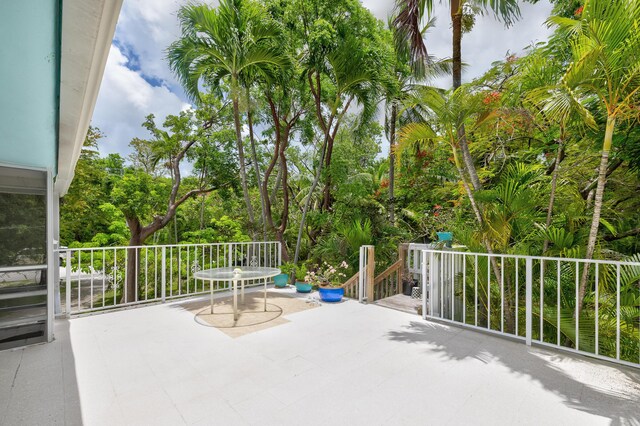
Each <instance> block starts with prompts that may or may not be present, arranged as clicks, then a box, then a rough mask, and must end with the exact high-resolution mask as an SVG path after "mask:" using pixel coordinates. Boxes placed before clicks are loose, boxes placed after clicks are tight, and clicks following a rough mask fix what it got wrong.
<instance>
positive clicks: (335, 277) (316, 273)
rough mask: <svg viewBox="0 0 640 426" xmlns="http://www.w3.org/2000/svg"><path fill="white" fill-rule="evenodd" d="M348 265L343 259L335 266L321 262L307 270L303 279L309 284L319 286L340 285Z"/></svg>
mask: <svg viewBox="0 0 640 426" xmlns="http://www.w3.org/2000/svg"><path fill="white" fill-rule="evenodd" d="M348 267H349V265H348V264H347V262H345V261H342V262H341V263H340V264H338V265H335V266H334V265H330V264H329V263H327V262H323V263H322V265H318V266H316V268H315V269H314V270H310V271H309V272H307V275H306V276H305V277H304V280H305V281H306V282H308V283H309V284H313V285H314V286H319V287H320V286H323V287H326V286H331V287H340V286H341V285H342V283H343V282H344V280H345V278H346V277H347V275H346V274H345V272H346V271H347V268H348Z"/></svg>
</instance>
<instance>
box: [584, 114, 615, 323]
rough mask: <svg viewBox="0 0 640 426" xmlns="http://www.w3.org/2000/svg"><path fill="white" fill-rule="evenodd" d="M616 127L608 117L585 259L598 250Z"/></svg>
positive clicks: (587, 274) (585, 273) (586, 280)
mask: <svg viewBox="0 0 640 426" xmlns="http://www.w3.org/2000/svg"><path fill="white" fill-rule="evenodd" d="M615 126H616V119H615V117H611V116H608V117H607V127H606V131H605V134H604V141H603V143H602V156H601V158H600V169H599V170H598V185H597V186H596V194H595V198H594V201H593V217H592V219H591V228H590V229H589V239H588V240H587V251H586V253H585V256H584V258H585V259H587V260H591V259H593V253H594V251H595V249H596V241H597V239H598V228H599V226H600V216H601V214H602V200H603V198H604V188H605V185H606V183H607V168H608V166H609V152H610V151H611V145H612V143H613V130H614V129H615ZM589 266H590V264H589V263H585V264H584V266H583V268H582V278H581V279H580V290H579V293H578V300H577V301H576V311H575V313H574V317H575V318H577V317H578V316H579V315H580V312H582V305H583V303H584V295H585V293H586V291H587V282H588V280H589Z"/></svg>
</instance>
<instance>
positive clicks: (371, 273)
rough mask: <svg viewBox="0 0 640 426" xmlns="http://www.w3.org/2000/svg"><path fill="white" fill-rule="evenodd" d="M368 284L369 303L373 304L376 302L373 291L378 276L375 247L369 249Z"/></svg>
mask: <svg viewBox="0 0 640 426" xmlns="http://www.w3.org/2000/svg"><path fill="white" fill-rule="evenodd" d="M366 273H367V276H366V283H367V303H373V302H374V301H375V298H374V294H373V289H374V283H375V278H376V277H375V275H376V260H375V247H374V246H369V247H367V269H366Z"/></svg>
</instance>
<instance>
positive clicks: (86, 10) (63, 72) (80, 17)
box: [54, 0, 122, 196]
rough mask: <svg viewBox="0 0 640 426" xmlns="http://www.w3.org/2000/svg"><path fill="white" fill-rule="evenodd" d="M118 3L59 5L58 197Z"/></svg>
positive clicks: (98, 0)
mask: <svg viewBox="0 0 640 426" xmlns="http://www.w3.org/2000/svg"><path fill="white" fill-rule="evenodd" d="M121 6H122V0H64V1H63V2H62V36H61V60H60V118H59V133H58V173H57V177H56V181H55V185H54V192H56V193H57V194H59V196H63V195H64V194H66V192H67V190H68V189H69V185H70V184H71V181H72V180H73V175H74V170H75V167H76V163H77V162H78V158H79V157H80V151H81V150H82V145H83V143H84V139H85V137H86V135H87V130H88V129H89V124H90V122H91V117H92V115H93V109H94V107H95V104H96V99H97V97H98V92H99V89H100V84H101V82H102V75H103V74H104V68H105V65H106V63H107V57H108V56H109V49H110V47H111V42H112V40H113V35H114V32H115V29H116V23H117V21H118V16H119V14H120V8H121Z"/></svg>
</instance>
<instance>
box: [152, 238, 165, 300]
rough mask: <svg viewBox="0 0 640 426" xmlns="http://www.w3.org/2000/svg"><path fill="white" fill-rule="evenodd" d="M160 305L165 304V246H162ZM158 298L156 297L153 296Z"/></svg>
mask: <svg viewBox="0 0 640 426" xmlns="http://www.w3.org/2000/svg"><path fill="white" fill-rule="evenodd" d="M160 294H161V297H162V303H164V302H165V299H166V296H167V246H162V290H160ZM155 296H156V297H158V295H157V294H156V295H155Z"/></svg>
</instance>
